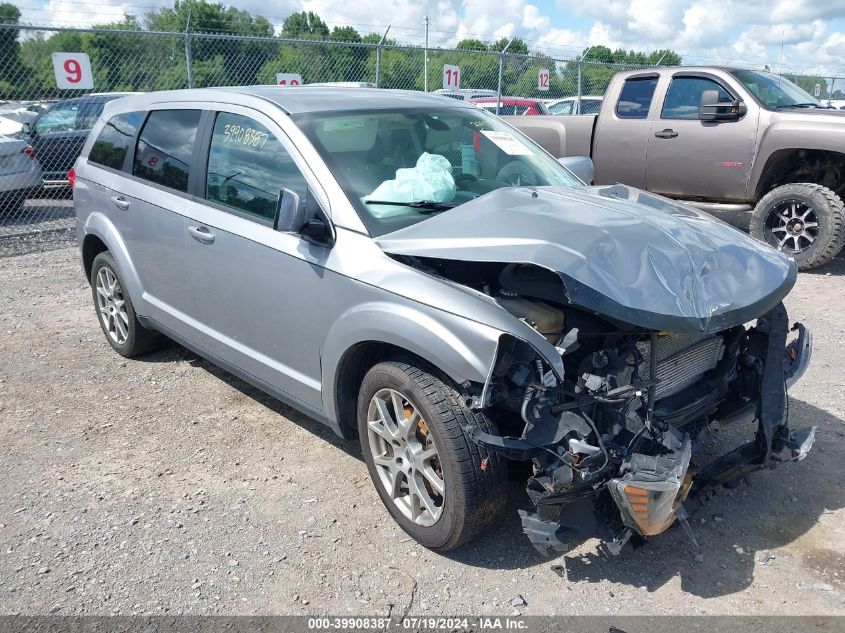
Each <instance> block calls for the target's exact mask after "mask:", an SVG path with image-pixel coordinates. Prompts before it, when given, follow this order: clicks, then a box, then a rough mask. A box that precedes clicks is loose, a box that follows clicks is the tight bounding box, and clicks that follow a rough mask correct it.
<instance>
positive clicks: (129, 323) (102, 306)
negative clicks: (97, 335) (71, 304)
mask: <svg viewBox="0 0 845 633" xmlns="http://www.w3.org/2000/svg"><path fill="white" fill-rule="evenodd" d="M91 292H92V294H93V296H94V307H95V308H96V309H97V319H98V320H99V322H100V327H101V328H102V330H103V334H105V335H106V340H107V341H108V342H109V345H111V346H112V349H114V351H116V352H117V353H118V354H120V355H121V356H125V357H127V358H132V357H134V356H138V355H140V354H144V353H145V352H149V351H151V350H153V349H155V348H157V347H160V346H161V344H162V342H163V341H164V337H163V336H162V335H161V334H159V333H158V332H154V331H152V330H148V329H146V328H144V326H142V325H141V323H140V322H139V321H138V318H137V316H136V315H135V308H134V306H133V305H132V300H131V299H130V298H129V293H127V292H126V286H125V285H124V283H123V278H122V277H121V274H120V270H119V269H118V267H117V264H116V263H115V261H114V258H112V256H111V254H110V253H109V252H108V251H104V252H102V253H100V254H99V255H97V256H96V257H95V258H94V262H93V264H92V265H91Z"/></svg>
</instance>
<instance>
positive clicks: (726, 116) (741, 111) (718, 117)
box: [698, 90, 748, 121]
mask: <svg viewBox="0 0 845 633" xmlns="http://www.w3.org/2000/svg"><path fill="white" fill-rule="evenodd" d="M746 112H748V107H747V106H746V105H745V104H744V103H743V102H742V101H740V100H739V99H733V100H731V101H719V91H718V90H705V91H704V92H702V93H701V103H700V105H699V107H698V118H699V120H701V121H736V120H737V119H740V118H742V117H743V116H745V113H746Z"/></svg>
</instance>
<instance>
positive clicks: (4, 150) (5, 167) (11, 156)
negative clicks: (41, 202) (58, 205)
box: [0, 136, 41, 194]
mask: <svg viewBox="0 0 845 633" xmlns="http://www.w3.org/2000/svg"><path fill="white" fill-rule="evenodd" d="M27 147H28V145H27V143H26V141H24V140H22V139H18V138H13V137H9V136H0V193H2V194H10V193H12V192H16V191H21V192H27V191H31V190H34V189H37V188H38V187H40V186H41V165H40V163H39V162H38V160H36V159H34V158H33V157H32V156H30V155H29V154H27V153H26V151H25V150H26V148H27Z"/></svg>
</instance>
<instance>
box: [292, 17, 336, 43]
mask: <svg viewBox="0 0 845 633" xmlns="http://www.w3.org/2000/svg"><path fill="white" fill-rule="evenodd" d="M282 37H283V38H285V39H292V40H325V39H328V37H329V27H328V25H327V24H326V23H325V22H323V20H322V18H321V17H320V16H319V15H317V14H316V13H314V12H313V11H298V12H297V13H291V14H290V15H289V16H288V17H286V18H285V19H284V21H283V22H282Z"/></svg>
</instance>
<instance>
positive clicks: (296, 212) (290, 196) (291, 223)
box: [276, 188, 335, 247]
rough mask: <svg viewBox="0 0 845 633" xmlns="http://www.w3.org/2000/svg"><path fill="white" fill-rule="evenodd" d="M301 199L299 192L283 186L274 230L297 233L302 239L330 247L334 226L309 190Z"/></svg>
mask: <svg viewBox="0 0 845 633" xmlns="http://www.w3.org/2000/svg"><path fill="white" fill-rule="evenodd" d="M306 195H307V197H306V199H305V201H303V200H302V199H301V198H300V197H299V194H298V193H296V192H295V191H292V190H291V189H288V188H284V189H282V190H281V192H280V194H279V202H278V208H277V212H276V218H277V219H276V230H277V231H282V232H284V233H298V234H299V235H301V236H302V238H303V239H304V240H307V241H309V242H313V243H314V244H319V245H321V246H328V247H331V246H333V245H334V241H335V233H334V227H332V224H331V222H329V220H328V218H327V217H326V215H325V213H324V212H323V210H322V209H321V208H320V205H319V204H318V203H317V201H316V200H315V199H314V196H313V194H312V193H311V191H310V190H309V191H308V193H307V194H306Z"/></svg>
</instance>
